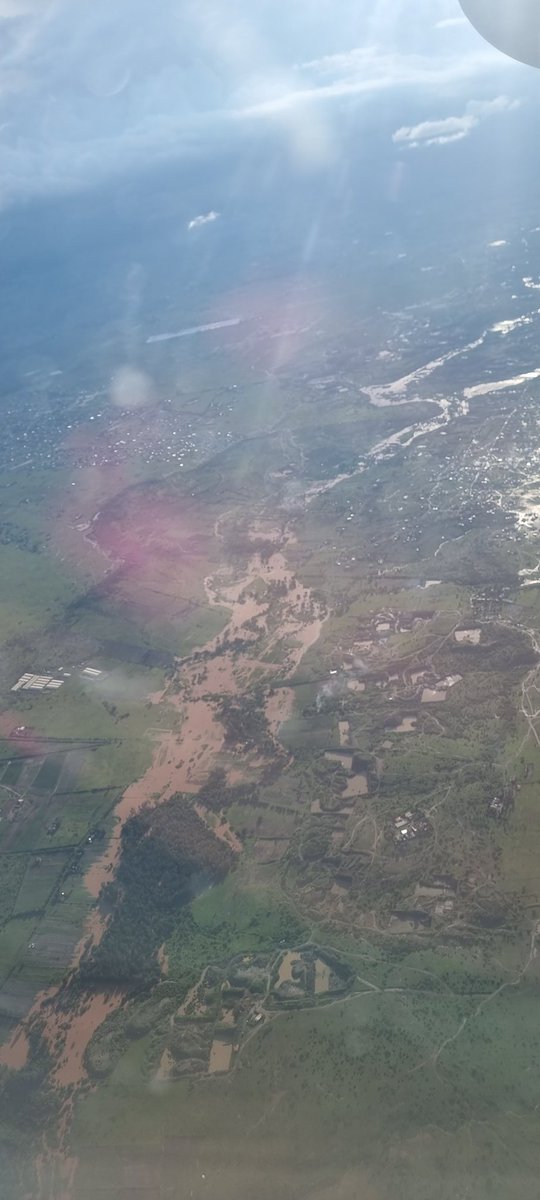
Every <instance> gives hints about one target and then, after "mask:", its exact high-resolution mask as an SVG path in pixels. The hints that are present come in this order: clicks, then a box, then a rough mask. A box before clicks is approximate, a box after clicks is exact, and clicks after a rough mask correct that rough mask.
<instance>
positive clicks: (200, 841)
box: [79, 795, 233, 989]
mask: <svg viewBox="0 0 540 1200" xmlns="http://www.w3.org/2000/svg"><path fill="white" fill-rule="evenodd" d="M232 860H233V855H232V851H231V850H230V849H229V847H228V846H227V845H226V844H225V843H224V842H222V841H219V840H218V839H217V838H216V837H215V836H214V835H213V834H212V832H211V831H210V830H209V829H208V828H207V827H206V826H205V824H204V822H203V821H202V820H201V819H200V817H198V816H197V814H196V812H194V810H193V809H192V808H191V806H190V804H189V802H188V801H187V800H186V799H185V798H184V797H182V796H179V795H177V796H173V797H171V799H170V800H168V801H167V802H166V803H165V804H163V805H161V806H159V807H156V808H151V807H150V806H148V807H146V808H144V809H142V810H141V811H140V812H139V813H137V814H136V815H135V816H133V817H131V818H130V819H129V820H128V821H127V822H126V824H125V825H124V828H123V830H122V852H121V857H120V864H119V867H118V871H117V875H116V879H115V880H114V882H112V883H109V884H107V885H106V887H105V888H104V889H103V892H102V901H103V903H104V905H106V907H107V908H108V909H109V911H110V914H111V916H110V921H109V924H108V926H107V930H106V932H105V935H104V937H103V939H102V941H101V943H100V944H99V946H97V947H96V948H95V949H94V951H93V953H92V955H91V957H90V958H89V959H88V960H87V961H86V962H83V963H82V964H81V969H80V972H79V978H80V981H81V983H82V984H83V985H84V986H89V985H94V984H99V986H101V987H103V986H105V987H107V986H109V987H118V986H122V987H127V988H129V989H140V988H141V987H144V986H146V985H148V984H150V983H152V982H153V981H154V980H157V978H158V977H159V967H158V964H157V958H156V954H157V950H158V947H159V946H160V945H161V943H162V942H163V941H164V940H165V939H166V938H167V936H168V935H169V933H170V932H171V930H172V929H173V927H174V924H175V921H176V919H177V917H178V913H179V910H180V909H181V908H182V907H183V905H185V904H187V903H189V901H190V900H192V899H193V897H194V896H195V895H197V893H198V892H199V891H201V890H202V889H203V888H204V887H206V886H208V884H210V883H213V882H215V881H216V880H219V879H222V878H223V877H224V875H225V874H226V873H227V871H228V870H229V868H230V866H231V865H232Z"/></svg>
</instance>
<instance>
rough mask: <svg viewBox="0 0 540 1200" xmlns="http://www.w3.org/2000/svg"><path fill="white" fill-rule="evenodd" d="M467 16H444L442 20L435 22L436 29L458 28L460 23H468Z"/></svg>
mask: <svg viewBox="0 0 540 1200" xmlns="http://www.w3.org/2000/svg"><path fill="white" fill-rule="evenodd" d="M466 24H467V18H466V17H444V18H443V19H442V20H441V21H436V22H435V26H434V28H435V29H456V28H458V27H459V26H460V25H466Z"/></svg>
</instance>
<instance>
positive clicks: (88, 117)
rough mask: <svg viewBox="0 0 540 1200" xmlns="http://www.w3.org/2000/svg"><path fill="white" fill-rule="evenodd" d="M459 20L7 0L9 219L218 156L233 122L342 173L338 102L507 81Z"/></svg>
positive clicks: (0, 97)
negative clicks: (20, 210)
mask: <svg viewBox="0 0 540 1200" xmlns="http://www.w3.org/2000/svg"><path fill="white" fill-rule="evenodd" d="M455 12H456V0H415V3H414V5H412V6H411V3H410V0H363V2H362V4H360V5H359V4H358V0H340V5H339V20H337V19H336V11H335V0H318V3H317V4H316V5H315V4H314V3H313V0H296V3H295V4H291V3H290V0H258V3H257V4H253V2H252V0H229V3H228V4H227V5H224V4H222V3H221V2H220V0H182V4H179V3H178V0H159V4H157V5H153V6H149V5H148V3H147V0H0V156H1V161H2V172H1V174H0V209H1V208H2V207H3V206H5V205H7V204H9V203H10V202H11V201H13V200H17V199H18V198H20V197H26V196H29V195H33V194H36V193H46V192H53V191H59V190H64V191H66V190H74V189H77V188H80V187H84V186H88V185H89V186H92V185H94V184H96V183H99V182H100V181H102V180H103V179H107V178H109V177H111V176H112V175H114V174H118V173H119V172H123V171H127V170H130V169H132V168H133V167H138V166H140V165H144V166H149V165H151V164H152V163H153V162H154V161H156V160H160V159H164V158H172V157H177V156H181V155H186V154H192V153H193V151H194V149H195V150H196V151H197V152H198V153H200V152H201V148H202V150H203V152H206V148H207V147H208V145H210V146H211V145H212V144H213V142H214V140H217V139H218V138H220V137H221V138H223V135H224V133H226V126H227V122H231V123H233V124H234V125H235V126H238V123H239V122H246V123H247V122H250V121H253V120H259V119H260V120H268V121H270V120H273V121H275V122H276V124H277V125H278V127H280V128H281V129H282V132H283V136H284V137H285V138H287V139H288V145H289V147H290V150H291V154H292V155H293V156H294V157H295V158H296V159H297V160H298V162H299V163H300V164H304V165H305V164H307V165H308V166H309V165H310V164H315V165H318V164H325V163H331V162H332V154H333V152H334V146H335V132H334V129H333V126H332V120H333V114H332V110H331V105H332V104H333V106H334V109H337V107H338V106H339V103H340V101H342V100H348V99H349V98H356V99H357V100H358V102H360V101H361V100H362V99H364V98H366V99H368V98H369V97H374V96H377V95H378V94H379V93H381V92H383V91H386V92H391V91H392V89H396V90H397V89H403V88H410V89H411V90H412V89H416V90H418V91H419V92H422V93H426V94H427V95H428V96H429V95H430V94H432V93H433V94H436V95H437V96H439V95H440V92H441V89H444V88H447V89H451V90H452V91H453V94H454V95H455V94H456V92H459V91H460V90H461V89H464V88H465V87H466V88H468V90H469V94H470V85H471V82H472V81H473V80H474V81H475V83H477V82H478V81H479V80H483V79H485V78H486V77H487V78H490V77H491V75H493V74H495V76H497V75H498V76H499V78H500V76H501V73H502V72H505V73H506V74H507V72H508V70H509V69H511V68H510V67H509V65H508V61H507V60H506V59H504V58H503V56H502V55H500V54H498V53H497V52H496V51H495V50H492V48H491V47H489V46H487V45H485V44H484V43H483V42H482V41H481V39H480V38H479V37H478V35H477V34H475V33H474V31H473V30H472V28H470V27H469V26H468V25H467V26H466V27H465V30H464V32H460V33H459V35H452V37H451V38H450V37H449V38H443V37H441V34H440V32H435V30H434V22H435V23H438V24H439V25H440V23H441V22H443V23H444V22H446V21H448V20H454V19H455ZM351 47H352V48H351ZM513 69H515V67H514V68H513ZM490 86H491V79H490ZM502 86H503V85H501V83H500V82H497V83H494V84H493V87H494V89H496V90H499V89H502ZM504 86H507V85H504Z"/></svg>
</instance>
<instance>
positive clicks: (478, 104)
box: [392, 96, 520, 149]
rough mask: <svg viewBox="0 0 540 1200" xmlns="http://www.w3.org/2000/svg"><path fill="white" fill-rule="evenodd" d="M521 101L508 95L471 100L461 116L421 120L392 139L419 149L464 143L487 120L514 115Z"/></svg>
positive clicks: (399, 131) (405, 126) (402, 129)
mask: <svg viewBox="0 0 540 1200" xmlns="http://www.w3.org/2000/svg"><path fill="white" fill-rule="evenodd" d="M519 106H520V101H519V100H510V99H509V98H508V96H496V97H495V98H494V99H493V100H471V101H470V102H469V104H468V105H467V108H466V110H465V112H464V113H463V114H462V115H461V116H459V117H442V118H441V119H440V120H434V121H421V122H420V124H418V125H403V126H402V127H401V129H396V132H395V133H394V134H393V137H392V140H393V141H394V142H396V143H397V144H398V145H406V146H409V147H410V149H418V147H419V146H446V145H448V144H449V143H450V142H460V141H462V140H463V138H466V137H468V136H469V134H470V133H472V131H473V129H476V126H477V125H479V124H480V122H481V121H484V120H485V119H486V118H487V117H491V116H494V115H495V114H496V113H503V112H511V111H512V110H513V109H516V108H519Z"/></svg>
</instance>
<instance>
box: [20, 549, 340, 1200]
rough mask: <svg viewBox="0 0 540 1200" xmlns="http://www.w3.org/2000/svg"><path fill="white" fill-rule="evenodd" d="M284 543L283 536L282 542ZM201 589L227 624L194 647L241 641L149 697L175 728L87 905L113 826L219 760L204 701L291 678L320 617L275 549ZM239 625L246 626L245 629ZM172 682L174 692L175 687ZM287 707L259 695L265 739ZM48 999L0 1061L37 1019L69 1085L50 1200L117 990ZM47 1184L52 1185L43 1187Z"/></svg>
mask: <svg viewBox="0 0 540 1200" xmlns="http://www.w3.org/2000/svg"><path fill="white" fill-rule="evenodd" d="M275 532H276V533H277V531H275ZM253 535H254V536H260V533H259V532H257V531H256V530H254V531H253ZM85 536H86V535H85ZM288 540H289V541H292V540H293V539H292V538H291V537H289V539H288ZM272 583H274V584H275V583H280V584H282V585H283V584H284V585H285V588H284V589H283V594H282V595H280V597H279V611H278V614H277V621H276V613H275V612H274V613H273V616H274V623H275V626H276V627H275V628H274V629H273V631H272V632H269V629H268V615H269V607H270V604H271V599H269V594H268V585H270V584H272ZM265 585H266V586H265ZM204 587H205V591H206V596H207V599H208V603H209V604H210V605H212V606H216V607H218V606H219V607H227V608H229V609H230V618H229V621H228V623H227V625H226V627H225V629H224V630H223V632H222V633H221V634H220V635H219V636H218V637H216V638H212V639H210V640H209V641H208V642H207V643H206V644H205V645H204V646H201V647H198V649H199V650H205V651H207V652H208V653H209V654H214V653H215V652H216V650H218V648H221V644H222V642H223V641H224V640H225V641H227V640H233V639H235V638H241V639H242V641H243V643H244V649H243V650H239V651H236V652H235V653H232V652H230V651H227V650H225V651H224V652H222V653H221V654H219V656H217V657H215V658H209V659H208V660H207V661H205V662H201V661H200V660H199V661H196V662H192V663H189V662H188V663H184V664H183V665H182V669H181V674H180V675H179V677H178V678H177V679H175V680H174V681H173V682H172V684H171V685H170V686H169V687H168V688H166V689H165V690H164V691H163V692H159V693H154V694H152V695H151V696H150V697H149V699H150V701H151V702H152V703H153V704H156V705H157V704H161V703H162V702H166V703H167V704H168V705H169V706H170V707H172V708H173V709H175V710H177V711H178V713H179V716H180V719H181V723H180V729H179V732H176V731H166V732H163V733H161V734H159V736H158V737H156V738H155V740H154V744H153V755H152V762H151V763H150V765H149V767H148V769H147V770H146V771H145V773H144V775H143V776H142V778H141V779H140V780H138V781H137V782H136V783H133V784H132V785H131V786H130V787H128V788H126V791H125V792H124V793H123V795H122V797H121V799H120V800H119V802H118V804H117V805H116V808H115V810H114V826H113V830H112V834H111V837H110V840H109V844H108V845H107V847H106V849H105V851H104V852H103V854H101V855H100V856H99V857H98V858H97V859H96V860H95V861H94V863H92V865H91V866H90V867H89V869H88V871H87V873H86V875H85V879H84V882H85V886H86V889H87V891H88V892H89V894H90V896H91V897H93V898H94V899H95V900H97V898H98V897H99V893H100V891H101V888H102V886H103V884H104V883H106V882H107V881H108V880H110V879H111V878H112V877H113V876H114V872H115V869H116V866H117V862H118V856H119V853H120V844H121V843H120V836H121V832H122V828H123V826H124V824H125V822H126V821H127V820H128V818H129V817H130V815H131V814H132V813H133V812H136V811H137V810H138V809H140V808H141V806H142V805H143V804H145V803H147V802H148V801H149V800H150V799H151V797H153V796H159V798H160V800H161V801H164V800H166V799H168V798H169V797H170V796H172V795H174V794H175V793H177V792H180V793H183V794H190V793H191V794H194V793H197V792H198V791H199V789H200V787H201V785H202V784H203V783H204V782H205V781H206V779H207V778H208V775H209V773H210V771H211V770H212V768H213V766H214V765H215V763H216V761H219V758H218V756H219V755H220V753H221V752H222V750H223V743H224V730H223V726H222V725H221V723H220V721H219V719H218V717H217V713H216V704H215V700H213V699H212V696H214V697H216V696H224V695H225V696H226V695H236V694H238V693H239V692H240V693H241V692H243V691H244V690H245V689H246V687H247V686H248V685H249V681H250V679H251V678H252V677H254V676H255V677H256V678H257V681H258V682H261V681H262V682H263V683H267V684H268V685H270V684H271V683H272V680H273V679H274V678H275V676H276V674H278V673H279V676H280V678H281V679H283V677H284V676H285V677H286V676H287V675H290V674H292V672H293V671H294V670H295V669H296V668H297V667H298V664H299V663H300V661H301V659H302V658H303V656H304V654H305V653H306V651H307V650H308V649H309V648H310V647H311V646H313V645H314V644H315V642H316V641H317V639H318V638H319V636H320V632H321V629H322V625H323V621H324V619H325V616H324V614H323V613H322V611H321V610H320V609H319V608H318V607H317V606H316V605H315V604H314V603H313V601H312V599H311V595H310V592H309V590H308V589H307V588H305V587H303V586H302V585H301V584H300V583H298V581H297V580H296V579H294V577H293V573H292V571H291V570H290V569H289V568H288V566H287V562H286V559H285V556H284V554H283V551H282V549H281V548H280V549H277V548H276V549H275V550H274V552H273V553H271V554H270V556H269V557H268V558H266V556H265V561H262V560H261V557H260V555H259V554H254V555H253V556H252V558H251V559H250V560H249V562H248V564H247V568H246V570H245V572H244V573H243V574H242V577H241V578H240V579H238V578H237V579H234V578H232V577H231V573H230V572H227V573H226V572H218V573H217V574H216V575H214V576H213V577H211V578H210V577H209V578H207V579H206V580H205V581H204ZM246 621H249V622H250V625H249V626H248V628H247V629H246V628H245V624H246ZM259 638H263V639H264V642H263V644H264V656H265V660H264V661H261V659H260V658H258V657H254V656H253V655H252V654H250V653H249V649H250V642H251V641H253V642H255V641H258V640H259ZM278 645H281V646H282V649H283V652H282V654H279V655H277V656H276V657H277V659H278V660H279V661H275V662H271V661H268V658H267V656H268V652H269V651H270V650H272V649H273V648H274V647H276V646H278ZM178 683H180V685H181V691H178V690H177V689H178ZM293 705H294V691H293V689H292V688H287V687H282V688H279V689H276V690H275V691H274V692H271V693H270V694H269V695H268V697H267V701H266V716H267V719H268V722H269V726H270V729H271V732H272V734H273V736H274V737H277V736H278V734H279V729H280V727H281V725H282V724H283V723H284V722H285V721H286V720H287V719H288V718H289V717H290V716H291V713H292V709H293ZM10 721H11V717H8V723H9V722H10ZM10 727H11V726H10ZM236 759H237V761H235V762H234V763H233V764H229V766H228V776H229V778H230V779H231V780H233V779H235V778H236V779H241V778H243V777H244V771H243V767H244V765H246V756H242V754H241V752H240V753H238V755H237V756H236ZM264 765H265V760H264V759H263V758H261V757H260V756H259V757H256V758H254V757H253V755H252V756H251V758H250V759H249V763H248V766H249V770H250V771H253V770H256V769H258V768H262V767H263V766H264ZM196 811H197V812H198V813H199V815H200V816H201V818H202V819H203V820H204V821H205V823H206V824H207V825H208V827H209V828H211V829H212V830H213V832H214V833H215V835H216V836H217V837H219V838H221V839H223V840H224V841H226V842H227V844H228V845H229V846H230V847H231V849H232V850H233V851H234V852H235V853H237V854H239V853H240V852H241V850H242V843H241V841H240V839H239V838H238V836H237V834H236V833H235V831H234V830H233V829H232V828H231V827H230V825H229V824H228V822H227V821H226V820H223V819H222V820H220V819H219V818H216V817H215V816H214V814H212V813H209V812H208V810H207V809H206V808H205V807H204V806H203V805H202V804H198V805H197V807H196ZM105 930H106V920H105V919H104V918H103V917H102V915H101V914H100V912H99V910H98V909H97V908H95V909H93V910H92V911H91V912H90V914H89V916H88V918H87V921H86V924H85V928H84V932H83V934H82V937H81V939H80V941H79V943H78V945H77V947H76V949H75V952H74V955H73V959H72V963H71V970H72V971H75V970H76V968H77V966H78V965H79V962H80V960H81V957H82V955H83V954H85V953H87V952H89V951H90V950H91V949H92V948H93V947H94V946H96V945H98V944H99V941H100V940H101V938H102V937H103V934H104V932H105ZM159 961H160V965H161V969H162V972H163V974H164V975H166V973H167V969H168V963H167V959H166V954H165V951H164V947H161V950H160V956H159ZM58 994H59V989H55V988H52V989H50V990H49V991H48V992H45V993H41V994H40V995H39V996H37V997H36V1000H35V1003H34V1006H33V1008H32V1010H31V1011H30V1013H29V1014H28V1016H27V1018H26V1020H25V1021H24V1022H23V1023H22V1024H21V1025H20V1026H19V1027H18V1028H17V1029H16V1030H15V1032H14V1034H13V1036H12V1038H11V1040H10V1042H9V1043H8V1044H7V1045H5V1046H4V1047H0V1064H3V1065H5V1066H10V1067H15V1068H16V1067H22V1066H24V1065H25V1064H26V1061H27V1057H28V1050H29V1044H28V1038H27V1035H26V1032H25V1025H28V1026H29V1025H30V1024H31V1023H32V1021H34V1020H35V1019H36V1017H39V1019H40V1020H41V1021H42V1022H43V1036H44V1038H45V1040H46V1042H47V1045H48V1047H49V1049H50V1051H51V1054H52V1056H53V1057H54V1059H55V1066H54V1068H53V1070H52V1072H51V1076H50V1081H51V1083H52V1084H53V1085H56V1086H59V1087H70V1088H71V1089H72V1097H71V1100H70V1102H69V1103H68V1104H67V1105H66V1106H65V1107H64V1110H63V1112H62V1116H61V1120H60V1126H59V1136H60V1146H61V1149H60V1152H54V1153H51V1152H49V1151H47V1150H46V1148H45V1151H44V1153H43V1155H41V1156H40V1158H39V1160H38V1161H37V1171H38V1177H39V1180H40V1184H39V1200H52V1197H53V1195H54V1200H70V1197H71V1195H72V1189H73V1181H74V1177H75V1172H76V1167H77V1163H76V1160H75V1159H71V1158H68V1157H67V1156H66V1155H65V1153H64V1148H65V1144H66V1139H67V1135H68V1131H69V1125H70V1121H71V1112H72V1105H73V1098H74V1095H75V1094H76V1089H77V1087H78V1086H79V1085H80V1084H81V1083H82V1082H83V1081H84V1080H85V1079H86V1071H85V1068H84V1054H85V1051H86V1048H87V1046H88V1044H89V1042H90V1039H91V1038H92V1036H93V1035H94V1033H95V1032H96V1030H97V1029H98V1028H99V1026H100V1025H101V1024H102V1022H103V1021H104V1020H105V1018H106V1017H107V1016H108V1015H109V1014H110V1013H111V1012H114V1010H115V1009H116V1008H118V1007H119V1006H120V1005H121V1004H122V1002H123V995H122V993H121V992H118V991H115V992H109V993H91V994H87V995H86V996H83V997H82V999H81V1002H80V1005H79V1007H78V1008H77V1009H76V1010H74V1011H72V1012H68V1013H66V1012H65V1011H62V1008H61V1006H60V1005H57V1004H56V1003H55V1001H56V1000H57V998H58ZM228 1053H229V1047H228V1046H227V1047H226V1048H225V1049H223V1048H222V1046H221V1045H219V1046H216V1047H215V1050H214V1058H213V1064H212V1065H213V1069H214V1070H217V1071H220V1070H222V1069H225V1068H224V1065H223V1064H224V1061H225V1056H226V1055H228ZM51 1173H52V1174H51ZM51 1178H52V1179H53V1181H54V1182H53V1183H51V1182H50V1180H51ZM47 1180H48V1181H49V1183H48V1191H47ZM51 1189H53V1190H51ZM54 1189H56V1191H55V1190H54Z"/></svg>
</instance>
